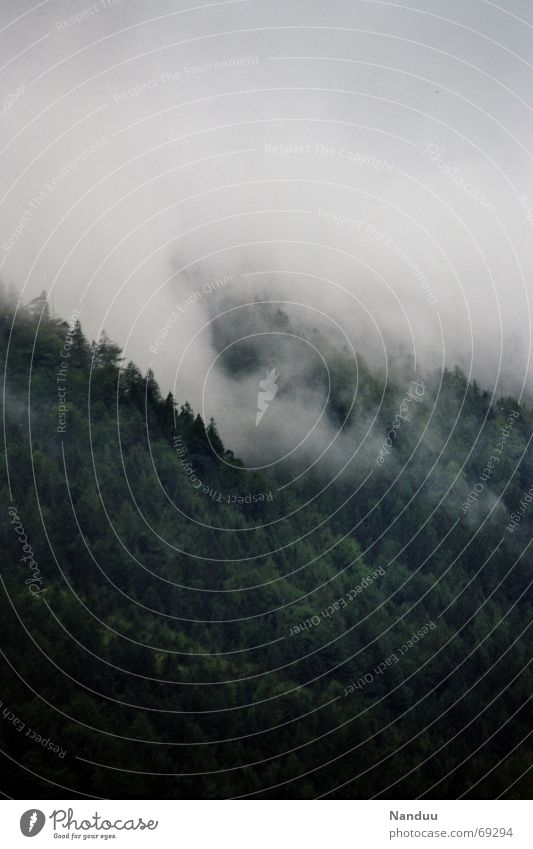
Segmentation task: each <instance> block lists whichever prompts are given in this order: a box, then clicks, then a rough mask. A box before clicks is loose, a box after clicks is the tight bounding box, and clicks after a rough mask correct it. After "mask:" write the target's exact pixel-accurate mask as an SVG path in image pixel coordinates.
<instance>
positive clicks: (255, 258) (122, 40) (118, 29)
mask: <svg viewBox="0 0 533 849" xmlns="http://www.w3.org/2000/svg"><path fill="white" fill-rule="evenodd" d="M532 12H533V9H532V8H531V4H530V3H528V2H525V0H524V2H518V1H517V0H506V2H503V3H499V4H496V3H489V2H485V0H469V2H468V3H464V2H454V0H418V4H416V3H415V5H411V6H409V7H407V6H402V4H401V3H387V2H373V0H372V1H371V0H364V2H361V0H353V2H340V0H330V2H328V3H324V2H318V0H317V2H309V0H306V2H303V0H298V1H297V0H283V2H277V0H273V1H272V0H268V2H266V0H262V1H261V2H257V0H250V1H248V0H244V2H232V3H227V2H226V3H204V4H203V5H200V4H198V5H197V6H196V5H194V4H191V3H190V0H187V2H168V0H158V2H157V3H148V2H139V1H138V0H122V2H116V0H115V2H112V0H105V1H104V0H98V2H96V3H93V4H90V3H86V2H85V0H80V2H72V0H69V2H56V0H48V2H40V3H29V2H28V3H27V2H25V0H16V1H15V0H13V2H12V0H7V2H6V0H4V2H3V3H2V12H1V29H0V38H2V39H3V42H2V43H3V48H2V65H3V68H2V91H3V97H2V100H3V107H2V110H1V111H2V115H1V117H0V132H1V151H2V152H1V156H2V165H3V167H2V170H1V175H2V176H1V187H0V191H1V198H2V200H1V205H0V227H1V233H2V239H1V246H0V262H2V263H3V265H2V270H1V272H0V273H1V274H2V277H3V278H4V280H6V281H7V282H13V283H15V284H16V285H17V286H19V287H24V293H25V294H24V297H25V299H27V298H30V297H32V296H34V295H35V294H36V293H37V292H38V291H40V290H41V289H42V288H46V289H48V290H51V291H52V296H53V303H54V307H55V310H56V312H58V313H61V314H63V315H65V316H69V315H70V314H71V312H72V310H73V309H81V320H82V324H83V325H84V326H85V328H86V330H87V332H88V333H89V334H90V335H91V336H94V335H96V334H97V333H98V332H99V329H100V327H101V326H104V327H105V328H106V329H107V330H108V332H109V333H110V335H111V336H112V337H114V338H115V339H116V340H117V341H118V342H119V343H120V344H121V345H123V346H124V347H125V353H126V356H127V357H128V358H132V359H135V360H136V361H137V362H138V363H139V364H140V365H141V366H142V367H146V366H147V365H148V363H149V362H152V365H153V367H154V369H155V371H156V374H157V376H158V377H159V378H160V380H161V382H162V383H163V385H164V386H165V387H167V386H170V385H172V384H173V382H174V380H175V379H176V369H177V367H178V365H179V363H180V357H181V356H182V354H183V353H184V351H185V349H186V347H187V345H188V343H189V342H190V340H191V339H192V338H193V336H194V334H195V333H197V332H199V335H198V337H197V339H196V341H194V342H193V343H192V347H191V348H189V349H188V351H187V353H186V354H185V356H184V359H183V362H182V367H181V371H180V374H179V378H178V384H179V386H180V389H179V391H178V397H179V399H180V400H184V397H185V395H186V396H187V397H189V399H190V400H191V402H192V403H193V404H194V405H195V406H197V407H198V406H201V403H202V387H203V384H204V381H205V379H206V376H207V374H208V371H209V368H210V366H211V364H212V362H213V357H214V355H215V353H214V349H213V346H212V342H211V337H210V329H209V324H207V326H206V327H204V325H205V324H206V322H207V323H208V322H209V321H210V320H211V319H212V316H213V314H216V312H217V310H218V305H219V304H221V303H222V301H221V300H220V298H219V297H218V296H217V295H216V294H214V293H213V292H204V291H202V285H203V284H204V283H206V282H209V281H212V280H214V279H215V278H216V279H219V280H220V279H222V278H224V277H227V278H229V279H230V282H229V283H227V285H226V284H225V285H224V294H225V296H226V299H233V300H232V301H231V303H232V304H233V305H237V304H239V303H241V302H246V301H248V300H251V299H253V298H254V297H257V293H258V292H259V293H260V294H261V295H262V296H264V297H268V298H271V299H281V300H291V301H295V302H298V304H300V305H301V306H300V307H298V308H297V310H298V309H299V310H301V315H302V321H303V320H304V318H305V317H306V316H307V313H306V310H309V309H311V310H315V311H316V310H319V311H322V312H323V313H325V314H326V316H327V320H328V321H331V320H334V321H336V322H338V323H340V324H341V325H342V327H343V328H344V329H345V331H346V332H347V333H348V335H349V336H350V338H351V339H352V340H353V342H354V346H355V347H356V348H357V347H359V349H360V350H361V349H362V352H363V353H365V354H366V355H367V357H369V358H370V359H376V361H378V360H379V358H380V357H381V356H382V354H381V353H380V352H381V351H383V350H385V351H387V354H388V356H391V357H393V356H394V354H395V352H396V351H397V350H398V349H399V348H401V349H402V350H411V351H412V352H413V353H415V354H416V356H417V357H418V358H419V362H420V363H428V364H438V363H440V362H441V361H444V362H445V363H446V364H447V365H449V366H453V365H454V364H455V363H456V362H459V363H461V364H462V365H463V366H464V367H465V368H466V369H467V370H469V369H470V366H471V364H472V368H473V372H474V374H475V375H477V376H478V377H480V379H481V380H482V381H483V382H484V383H485V384H486V385H487V386H488V387H489V388H492V387H493V386H494V383H495V379H496V376H497V374H498V371H499V370H500V371H501V375H502V376H503V379H504V383H503V384H501V383H500V384H499V385H498V388H499V390H501V389H502V388H503V389H506V388H511V389H513V390H514V391H520V388H521V387H522V385H523V384H524V381H525V380H526V379H530V377H531V369H530V351H529V345H530V339H529V334H530V326H531V325H530V312H529V310H530V304H529V301H528V295H529V297H530V298H531V295H532V287H531V247H530V245H531V242H532V239H531V236H532V227H533V181H532V173H533V172H532V152H533V148H532V139H531V131H532V127H533V122H532V121H531V115H532V113H531V110H532V105H533V104H532V98H531V91H533V86H532V85H531V83H532V67H531V63H532V62H533V50H532V49H531V48H532V45H533V14H532ZM528 204H529V207H528ZM528 209H531V214H530V219H529V220H528ZM232 275H233V278H232ZM250 275H251V276H250ZM194 293H197V294H196V295H194ZM198 293H200V294H198ZM191 297H192V300H193V301H194V303H189V304H188V305H187V304H186V303H185V302H186V301H187V299H190V298H191ZM227 303H228V301H227V300H225V301H224V304H225V306H227ZM177 304H180V305H181V307H178V308H176V305H177ZM173 311H174V312H177V313H178V317H177V318H176V319H175V320H174V321H173V323H172V327H171V330H169V334H168V336H167V337H166V339H165V340H164V342H163V343H162V344H160V345H159V346H155V347H156V349H157V354H155V353H154V352H153V351H152V352H151V351H150V347H151V346H152V347H154V341H155V340H156V338H157V337H158V335H159V334H160V331H161V328H162V327H163V326H164V325H165V322H168V321H169V316H171V315H172V312H173ZM383 346H384V347H383ZM472 351H473V361H472V362H471V359H472ZM500 365H501V369H500ZM208 383H209V382H208ZM206 385H207V384H206ZM209 385H211V384H209ZM217 385H218V390H213V391H212V393H211V395H210V396H209V397H208V398H207V404H208V407H209V408H211V407H213V408H214V409H215V410H216V411H217V413H219V412H220V402H221V400H222V401H223V402H224V403H226V406H228V405H227V402H228V401H230V402H231V400H232V399H231V393H232V392H235V387H234V386H232V384H231V381H229V382H228V381H225V379H224V377H223V376H222V375H220V379H219V381H218V384H217ZM228 393H230V396H229V397H228ZM208 412H213V409H209V410H208Z"/></svg>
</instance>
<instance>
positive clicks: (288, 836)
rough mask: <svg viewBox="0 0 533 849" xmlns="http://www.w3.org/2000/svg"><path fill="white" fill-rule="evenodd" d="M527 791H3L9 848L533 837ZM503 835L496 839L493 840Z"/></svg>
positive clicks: (434, 842)
mask: <svg viewBox="0 0 533 849" xmlns="http://www.w3.org/2000/svg"><path fill="white" fill-rule="evenodd" d="M532 807H533V806H532V804H531V803H530V802H526V801H498V802H492V801H472V802H470V801H436V802H427V801H423V802H416V801H414V802H411V801H407V802H406V801H351V800H345V801H332V802H318V801H301V802H295V801H286V802H285V801H240V802H238V801H236V802H226V801H179V800H165V801H161V800H154V801H150V800H148V801H144V800H141V801H131V800H130V801H127V800H126V801H122V800H117V801H106V800H102V801H96V800H94V801H86V800H81V801H77V800H76V801H72V800H70V801H50V802H49V801H42V802H38V804H37V805H36V804H35V803H34V802H32V801H31V800H27V801H12V800H9V801H4V802H2V803H1V804H0V825H1V835H2V841H1V845H2V846H5V847H6V849H11V847H14V846H27V845H28V842H27V841H28V839H29V838H36V842H35V844H34V845H35V846H36V847H38V846H50V845H52V844H53V845H55V846H58V845H61V844H64V843H66V842H67V841H70V843H69V844H68V845H71V844H72V843H77V844H80V845H81V844H84V845H87V844H91V845H100V846H101V845H102V844H103V843H104V842H105V844H106V845H108V846H109V845H111V846H119V847H124V849H126V847H129V846H132V847H133V846H135V847H137V846H146V847H152V846H157V847H158V849H167V847H173V849H175V847H181V846H183V847H191V849H193V847H194V849H197V847H198V849H203V847H213V846H217V847H223V849H225V847H231V849H240V847H243V849H244V847H246V849H249V847H254V849H272V847H280V849H291V847H296V846H298V847H301V846H305V847H328V846H330V845H332V846H342V847H343V849H344V847H363V849H374V847H375V849H381V847H385V846H389V847H393V846H398V847H401V846H403V847H406V846H409V847H411V846H414V847H420V849H424V847H437V846H440V847H445V846H448V847H449V849H452V847H460V846H470V847H471V846H487V845H488V846H494V845H496V846H499V847H509V849H526V847H527V849H531V847H533V827H532V816H531V815H532V812H533V811H532ZM494 841H496V843H494Z"/></svg>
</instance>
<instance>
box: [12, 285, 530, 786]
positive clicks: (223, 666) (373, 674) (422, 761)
mask: <svg viewBox="0 0 533 849" xmlns="http://www.w3.org/2000/svg"><path fill="white" fill-rule="evenodd" d="M273 321H277V322H279V321H283V322H284V323H285V324H287V321H288V319H287V317H286V316H283V315H282V316H280V315H277V316H276V317H275V319H273ZM1 322H2V324H1V351H2V366H3V368H2V373H3V375H4V384H3V386H4V400H5V408H4V409H5V413H4V439H5V451H3V452H2V465H3V470H2V505H3V521H2V523H1V534H2V550H3V552H4V556H3V561H2V573H1V579H2V607H3V613H2V619H1V640H0V648H1V658H0V662H1V667H2V677H1V680H2V692H1V694H0V702H1V711H2V715H1V718H2V721H1V723H0V748H1V750H2V756H1V757H2V762H3V771H2V774H3V776H4V779H3V785H2V790H3V793H4V794H6V795H8V796H13V797H16V798H34V799H38V798H42V799H46V798H57V797H59V798H65V796H74V797H80V798H83V797H98V798H100V797H102V798H126V799H127V798H198V797H199V798H229V797H232V798H233V797H251V798H302V799H308V798H314V797H318V796H326V797H327V798H372V797H381V798H417V797H424V798H457V797H463V796H464V797H466V798H495V797H498V796H500V795H503V796H504V797H505V798H521V797H527V796H528V795H531V793H532V791H533V787H532V785H531V773H530V772H529V773H528V771H527V770H528V765H529V763H530V757H529V755H530V753H531V749H530V747H528V743H527V740H526V742H524V740H525V738H527V735H528V732H529V726H530V723H529V721H528V718H530V704H529V699H530V697H531V695H530V694H531V691H532V683H533V674H532V672H531V669H530V667H529V658H530V650H529V649H530V643H529V645H528V636H529V632H528V626H529V624H530V618H531V616H530V614H531V609H530V596H528V582H529V580H530V572H531V564H532V562H533V556H532V551H531V546H530V541H531V529H532V523H533V506H530V502H531V501H532V495H531V494H530V491H531V492H533V490H532V489H531V488H532V484H533V462H532V458H531V451H530V440H531V434H532V432H533V414H532V412H531V410H530V409H528V408H527V407H526V406H524V405H520V404H519V403H518V402H517V401H516V400H515V399H513V398H510V397H503V398H501V397H500V398H493V397H491V396H490V395H489V393H487V392H486V391H483V390H482V388H480V387H479V386H478V385H477V384H476V383H475V382H474V381H469V380H467V378H466V377H465V375H464V374H463V373H462V372H461V371H460V370H459V369H452V370H446V371H444V372H443V373H440V374H433V373H431V374H430V373H428V374H424V375H423V376H422V377H420V375H418V376H413V379H412V381H411V383H409V382H407V383H406V382H405V381H403V382H402V378H401V376H400V375H399V374H398V375H393V379H392V380H391V379H390V375H389V377H388V379H387V381H386V382H385V383H384V378H383V375H380V374H377V373H376V372H374V371H373V370H372V368H371V366H370V365H369V363H366V364H365V363H364V361H363V360H361V364H360V368H359V371H358V387H357V394H356V399H355V403H354V404H349V403H348V401H347V399H349V398H351V381H352V379H353V375H352V374H351V372H350V368H349V363H348V360H347V358H346V355H345V352H344V351H343V348H342V346H336V342H335V340H330V341H329V342H326V341H324V340H323V343H324V349H325V348H326V346H327V345H329V349H328V350H327V351H326V354H327V356H328V357H329V362H330V363H333V366H332V367H331V374H332V386H331V395H330V398H329V404H328V410H327V416H328V417H329V421H330V422H337V423H338V424H339V425H342V427H343V428H344V434H345V436H344V440H345V444H346V441H348V443H349V440H350V438H351V437H352V436H353V438H354V439H356V438H359V437H358V423H359V422H360V421H361V420H362V418H363V416H364V418H365V420H366V419H367V418H368V417H369V416H370V415H371V414H372V415H373V414H374V413H375V423H374V425H373V434H374V435H375V444H376V445H377V446H378V450H377V451H374V447H372V450H371V451H368V452H367V454H366V455H365V459H364V460H361V461H360V462H359V460H358V459H357V457H356V458H355V459H354V460H353V461H352V462H351V463H350V464H349V465H348V466H347V467H346V468H345V469H344V470H343V473H342V474H341V475H339V476H338V477H337V478H336V480H335V482H334V484H333V485H325V484H324V479H323V477H322V476H323V469H321V468H318V467H317V468H314V469H311V470H310V471H309V473H308V474H306V475H302V476H301V477H300V478H299V479H298V480H296V481H295V482H294V483H293V485H292V486H291V487H283V486H281V485H280V483H281V480H282V478H281V474H282V472H281V471H280V470H279V469H276V468H275V467H273V468H272V469H269V470H263V471H248V470H247V468H246V464H245V463H244V462H241V461H240V460H238V459H237V457H236V456H234V454H233V452H232V449H233V450H235V446H234V445H232V444H231V434H226V433H223V434H221V433H219V429H218V428H217V424H216V417H217V411H216V410H209V415H213V416H214V419H211V420H210V421H209V422H204V421H203V420H202V418H201V417H200V416H199V415H198V414H197V413H195V411H194V410H193V409H191V407H190V405H189V404H188V403H187V398H181V397H179V398H175V397H173V395H172V394H169V393H166V392H162V391H161V389H160V387H159V386H158V383H157V382H156V379H155V377H154V374H153V373H152V372H151V371H149V372H148V373H147V374H142V372H141V371H140V369H139V368H138V367H137V366H136V365H135V364H134V363H131V362H125V361H124V360H123V358H122V352H121V350H120V348H119V347H118V346H117V345H116V344H114V343H113V342H112V341H111V340H110V339H109V338H108V337H107V336H106V335H105V334H103V335H102V336H101V337H100V338H99V339H98V340H97V341H96V342H92V343H91V342H90V341H89V340H88V339H87V338H86V337H85V335H84V332H83V330H82V327H81V326H80V324H79V322H75V323H74V324H71V325H69V324H68V323H67V322H65V321H63V320H60V319H57V318H56V317H53V316H52V315H51V314H50V312H49V309H48V306H47V302H46V297H45V296H43V297H42V298H40V299H36V300H35V301H33V302H32V303H31V304H27V305H26V306H25V307H20V306H19V307H18V309H16V308H15V304H14V302H13V301H11V300H10V299H9V298H8V297H7V296H6V295H4V296H3V299H2V310H1ZM311 332H312V331H310V333H311ZM317 332H318V331H317ZM310 338H311V336H310ZM315 342H316V339H315ZM224 367H225V368H226V369H227V370H228V371H231V370H236V369H237V370H238V369H239V368H240V367H242V368H246V369H253V367H254V364H253V361H247V363H246V364H245V365H242V364H241V365H239V363H235V362H232V361H229V360H228V362H226V363H225V364H224ZM406 386H409V391H408V392H407V390H406ZM406 392H407V394H406ZM178 393H179V387H178ZM178 393H177V394H178ZM415 407H416V409H415ZM398 416H399V417H400V418H399V419H398V418H397V417H398ZM395 421H401V426H398V427H395V426H394V424H393V423H394V422H395ZM223 440H224V443H227V444H223ZM379 446H381V448H379ZM372 452H373V453H372ZM380 452H381V453H380ZM236 453H237V452H236ZM370 455H372V457H373V459H371V457H370ZM370 472H371V474H370Z"/></svg>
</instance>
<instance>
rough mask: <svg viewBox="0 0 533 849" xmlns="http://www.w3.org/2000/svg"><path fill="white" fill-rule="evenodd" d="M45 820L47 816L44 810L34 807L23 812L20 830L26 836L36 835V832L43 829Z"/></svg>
mask: <svg viewBox="0 0 533 849" xmlns="http://www.w3.org/2000/svg"><path fill="white" fill-rule="evenodd" d="M45 822H46V817H45V815H44V814H43V812H42V811H38V810H37V808H32V809H31V810H29V811H25V813H23V814H22V816H21V818H20V830H21V832H22V833H23V835H24V837H35V835H36V834H39V832H40V831H42V829H43V827H44V824H45Z"/></svg>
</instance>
